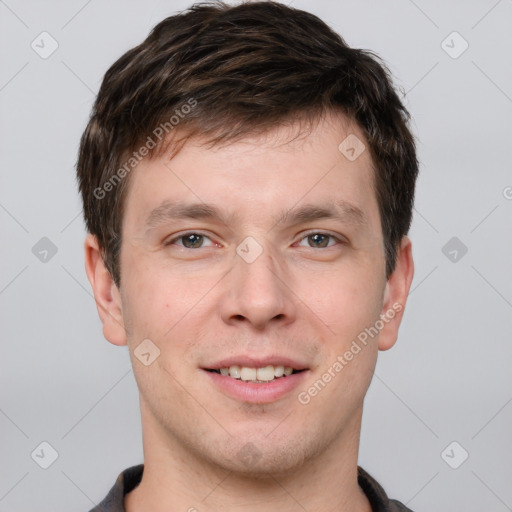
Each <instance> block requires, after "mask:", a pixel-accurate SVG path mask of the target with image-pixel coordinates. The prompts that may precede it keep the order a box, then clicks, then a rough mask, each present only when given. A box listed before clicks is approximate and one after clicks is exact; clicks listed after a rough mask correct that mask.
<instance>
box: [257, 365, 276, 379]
mask: <svg viewBox="0 0 512 512" xmlns="http://www.w3.org/2000/svg"><path fill="white" fill-rule="evenodd" d="M256 380H262V381H264V382H269V381H271V380H274V367H273V366H265V368H258V369H257V370H256Z"/></svg>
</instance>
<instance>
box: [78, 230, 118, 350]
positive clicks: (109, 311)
mask: <svg viewBox="0 0 512 512" xmlns="http://www.w3.org/2000/svg"><path fill="white" fill-rule="evenodd" d="M84 249H85V271H86V273H87V277H88V278H89V282H90V283H91V286H92V290H93V293H94V300H95V301H96V307H97V308H98V314H99V316H100V320H101V323H102V324H103V336H105V338H106V339H107V340H108V341H110V343H112V344H113V345H126V331H125V328H124V320H123V311H122V305H121V295H120V293H119V290H118V289H117V286H116V284H115V283H114V280H113V278H112V275H111V274H110V272H109V271H108V270H107V268H106V267H105V264H104V263H103V258H102V257H101V252H100V248H99V245H98V240H97V238H96V236H94V235H91V234H88V235H87V237H86V238H85V242H84Z"/></svg>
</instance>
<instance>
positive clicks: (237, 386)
mask: <svg viewBox="0 0 512 512" xmlns="http://www.w3.org/2000/svg"><path fill="white" fill-rule="evenodd" d="M204 372H205V373H206V374H207V375H208V376H209V377H210V379H211V380H212V381H213V383H214V384H215V385H216V386H217V387H219V388H220V389H221V390H222V391H223V392H224V393H225V394H227V395H229V396H231V397H232V398H234V399H235V400H239V401H241V402H248V403H252V404H268V403H272V402H275V401H277V400H279V399H280V398H282V397H283V396H285V395H287V394H288V393H290V392H291V391H292V390H293V389H295V388H296V387H298V386H299V384H300V383H301V382H302V381H303V380H304V378H305V377H306V374H307V373H308V371H307V370H303V371H301V372H299V373H292V375H288V376H287V377H279V378H278V379H274V380H272V381H270V382H266V383H262V384H255V383H254V382H245V381H243V380H239V379H233V378H232V377H227V376H225V375H221V374H220V373H215V372H209V371H207V370H204Z"/></svg>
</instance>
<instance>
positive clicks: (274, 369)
mask: <svg viewBox="0 0 512 512" xmlns="http://www.w3.org/2000/svg"><path fill="white" fill-rule="evenodd" d="M206 371H208V372H212V373H217V374H219V375H223V376H224V377H230V378H232V379H236V380H240V381H243V382H250V383H252V384H267V383H269V382H272V381H275V380H277V379H285V378H286V377H289V376H290V375H294V374H296V373H300V372H303V371H304V369H295V368H292V367H291V366H283V365H276V366H273V365H267V366H262V367H259V368H256V367H249V366H239V365H232V366H229V367H228V366H226V367H223V368H218V369H215V368H209V369H206Z"/></svg>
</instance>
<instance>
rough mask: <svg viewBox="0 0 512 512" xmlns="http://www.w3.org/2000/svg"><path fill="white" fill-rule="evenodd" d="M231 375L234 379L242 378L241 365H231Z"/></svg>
mask: <svg viewBox="0 0 512 512" xmlns="http://www.w3.org/2000/svg"><path fill="white" fill-rule="evenodd" d="M229 376H230V377H233V378H234V379H239V378H240V366H231V367H230V368H229Z"/></svg>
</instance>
